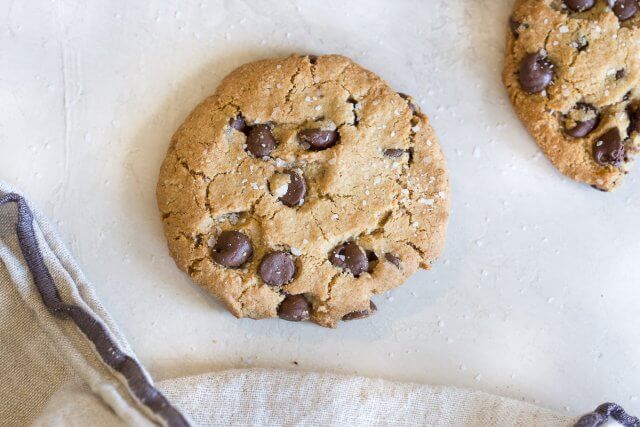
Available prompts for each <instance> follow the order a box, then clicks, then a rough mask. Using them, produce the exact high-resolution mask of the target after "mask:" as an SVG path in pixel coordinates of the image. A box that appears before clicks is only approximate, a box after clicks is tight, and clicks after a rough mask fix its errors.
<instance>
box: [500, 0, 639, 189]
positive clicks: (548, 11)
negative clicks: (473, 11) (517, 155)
mask: <svg viewBox="0 0 640 427" xmlns="http://www.w3.org/2000/svg"><path fill="white" fill-rule="evenodd" d="M639 11H640V6H639V3H638V1H637V0H518V1H516V4H515V7H514V10H513V14H512V16H511V21H510V31H509V33H508V41H507V49H506V60H505V67H504V74H503V80H504V83H505V85H506V86H507V89H508V92H509V96H510V98H511V101H512V103H513V105H514V106H515V108H516V110H517V112H518V115H519V116H520V118H521V119H522V121H523V122H524V124H525V125H526V127H527V128H528V130H529V132H530V133H531V134H532V135H533V137H534V138H535V139H536V141H537V142H538V144H539V145H540V147H541V148H542V151H543V152H544V153H545V154H546V156H547V157H548V158H549V159H550V160H551V162H552V163H553V164H554V165H555V166H556V167H557V168H558V169H559V170H560V171H561V172H562V173H563V174H565V175H567V176H569V177H570V178H573V179H575V180H577V181H581V182H585V183H587V184H590V185H592V186H593V187H594V188H596V189H598V190H602V191H609V190H612V189H614V188H615V187H616V186H617V185H619V184H620V181H621V179H622V177H623V176H624V175H625V174H626V173H627V172H628V171H629V170H630V167H631V163H632V160H633V157H634V156H635V155H636V154H637V153H638V150H639V147H640V138H639V136H640V133H639V132H640V108H639V107H640V92H639V91H638V89H637V86H638V83H639V82H640V55H639V53H640V29H638V28H637V25H638V24H639V23H640V13H639Z"/></svg>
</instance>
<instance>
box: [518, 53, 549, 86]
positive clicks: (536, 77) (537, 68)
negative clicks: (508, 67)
mask: <svg viewBox="0 0 640 427" xmlns="http://www.w3.org/2000/svg"><path fill="white" fill-rule="evenodd" d="M519 79H520V85H521V86H522V89H524V90H525V91H527V92H529V93H538V92H542V91H543V90H544V89H545V88H546V87H547V86H549V84H551V80H552V79H553V64H552V63H551V62H549V60H548V59H547V58H546V57H544V56H543V55H542V54H541V53H540V52H536V53H530V54H528V55H527V56H525V57H524V59H523V60H522V63H521V64H520V76H519Z"/></svg>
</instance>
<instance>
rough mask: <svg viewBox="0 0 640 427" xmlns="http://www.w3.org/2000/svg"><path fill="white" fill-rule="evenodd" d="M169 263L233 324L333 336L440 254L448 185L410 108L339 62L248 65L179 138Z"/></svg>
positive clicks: (169, 165) (166, 177)
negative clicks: (238, 320)
mask: <svg viewBox="0 0 640 427" xmlns="http://www.w3.org/2000/svg"><path fill="white" fill-rule="evenodd" d="M157 197H158V205H159V207H160V211H161V212H162V218H163V222H164V230H165V234H166V237H167V239H168V242H169V249H170V252H171V254H172V256H173V258H174V259H175V261H176V263H177V265H178V266H179V267H180V268H181V269H182V270H183V271H185V272H186V273H187V274H188V275H189V276H190V277H191V278H192V279H193V280H194V281H195V282H197V283H198V284H200V285H201V286H202V287H204V288H205V289H207V290H208V291H210V292H211V293H213V294H214V295H215V296H216V297H218V298H219V299H220V300H221V301H223V302H224V303H225V304H226V306H227V307H228V309H229V310H230V311H231V312H232V313H233V314H234V315H235V316H237V317H250V318H254V319H261V318H269V317H280V318H282V319H285V320H290V321H300V320H307V319H310V320H312V321H313V322H316V323H318V324H320V325H322V326H327V327H335V326H337V324H338V323H339V322H340V320H351V319H358V318H362V317H366V316H368V315H370V314H371V313H373V312H374V311H375V310H376V306H375V305H374V304H373V302H371V297H372V295H375V294H380V293H383V292H385V291H388V290H390V289H392V288H395V287H397V286H399V285H401V284H402V283H403V282H404V281H405V280H406V279H407V278H408V277H409V276H410V275H411V274H413V273H414V272H416V270H417V269H418V268H424V269H429V268H430V267H431V263H432V262H433V261H434V260H435V259H436V257H437V256H438V255H439V254H440V251H441V249H442V246H443V243H444V239H445V233H446V228H447V218H448V215H449V179H448V174H447V170H446V164H445V159H444V157H443V154H442V151H441V150H440V147H439V146H438V142H437V140H436V137H435V134H434V132H433V129H432V128H431V126H430V124H429V121H428V119H427V117H426V116H424V115H423V114H422V113H421V112H420V110H419V108H418V107H417V105H416V104H415V103H414V101H413V99H412V98H410V97H408V96H406V95H403V94H399V93H397V92H395V91H393V90H392V89H391V88H389V86H388V85H387V84H386V83H385V82H384V81H383V80H382V79H380V78H379V77H378V76H376V75H375V74H373V73H371V72H369V71H367V70H365V69H363V68H362V67H360V66H359V65H357V64H355V63H354V62H352V61H351V60H349V59H347V58H345V57H342V56H337V55H327V56H319V57H316V56H311V55H310V56H298V55H294V56H290V57H288V58H286V59H271V60H264V61H258V62H253V63H250V64H246V65H243V66H241V67H240V68H238V69H236V70H235V71H234V72H232V73H231V74H230V75H229V76H227V77H226V78H225V79H224V80H223V81H222V83H221V84H220V86H219V87H218V90H217V91H216V93H215V94H214V95H213V96H211V97H209V98H207V99H206V100H205V101H204V102H203V103H202V104H200V105H199V106H198V107H197V108H196V109H195V110H194V111H193V112H192V113H191V114H190V115H189V117H188V118H187V119H186V121H185V122H184V124H183V125H182V126H181V127H180V128H179V129H178V131H177V132H176V133H175V135H174V136H173V138H172V141H171V145H170V147H169V151H168V153H167V157H166V159H165V161H164V163H163V165H162V169H161V172H160V179H159V182H158V187H157Z"/></svg>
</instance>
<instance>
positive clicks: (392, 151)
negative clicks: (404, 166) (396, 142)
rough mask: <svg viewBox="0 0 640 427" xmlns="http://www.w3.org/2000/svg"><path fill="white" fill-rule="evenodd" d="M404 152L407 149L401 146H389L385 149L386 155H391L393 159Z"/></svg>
mask: <svg viewBox="0 0 640 427" xmlns="http://www.w3.org/2000/svg"><path fill="white" fill-rule="evenodd" d="M404 153H406V151H405V150H403V149H401V148H387V149H386V150H384V155H385V156H387V157H391V158H392V159H393V158H396V157H400V156H402V155H403V154H404Z"/></svg>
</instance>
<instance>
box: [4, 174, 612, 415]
mask: <svg viewBox="0 0 640 427" xmlns="http://www.w3.org/2000/svg"><path fill="white" fill-rule="evenodd" d="M0 379H1V381H0V425H9V426H13V425H16V426H21V425H42V426H67V425H72V426H74V425H75V426H84V425H92V426H95V425H99V426H110V425H123V424H124V425H136V426H138V425H140V426H144V425H157V424H160V425H171V426H184V425H189V424H193V425H203V426H205V425H207V426H208V425H211V426H212V425H217V426H245V425H247V426H270V425H278V426H279V425H283V426H304V425H349V426H383V425H397V426H414V425H421V426H570V425H573V424H574V423H575V418H571V417H567V416H562V415H559V414H556V413H554V412H551V411H548V410H545V409H542V408H539V407H536V406H532V405H529V404H526V403H523V402H519V401H514V400H510V399H505V398H501V397H497V396H492V395H489V394H485V393H481V392H475V391H465V390H459V389H454V388H447V387H430V386H426V385H417V384H402V383H394V382H389V381H382V380H376V379H367V378H360V377H348V376H338V375H331V374H313V373H307V374H305V373H298V372H286V371H277V370H237V371H227V372H221V373H212V374H208V375H201V376H195V377H187V378H178V379H174V380H169V381H163V382H162V383H160V384H158V385H157V386H154V385H153V382H152V380H151V378H150V377H149V375H148V374H147V373H146V371H145V370H144V368H143V367H142V366H141V365H140V363H139V362H138V361H137V360H136V358H135V355H134V353H133V351H131V348H130V347H129V345H128V343H127V341H126V339H125V338H124V337H123V336H122V335H121V334H120V332H119V331H118V329H117V327H116V325H115V323H114V322H113V320H111V318H110V317H109V315H108V313H106V312H105V310H104V309H103V308H102V306H101V305H100V303H99V301H98V300H97V298H96V296H95V294H94V292H93V290H92V288H91V286H90V284H89V283H88V282H87V280H86V279H85V278H84V276H83V275H82V273H81V272H80V270H79V268H78V266H77V264H76V263H75V261H74V260H73V258H72V257H71V255H70V254H69V252H68V251H67V250H66V249H65V247H64V245H63V244H62V243H61V242H60V240H59V239H58V237H57V236H56V235H55V233H54V232H53V231H52V229H51V227H50V226H49V225H48V223H47V221H46V220H45V219H44V218H43V217H42V216H41V215H40V214H38V213H37V212H33V211H32V209H30V207H29V205H28V203H27V202H26V201H25V200H24V199H23V198H22V197H21V196H19V195H17V194H15V193H10V190H9V189H8V188H7V186H6V185H3V184H2V183H0ZM609 409H611V408H609ZM612 410H613V409H612ZM592 415H593V414H592ZM594 416H596V417H599V416H601V415H598V414H595V415H594ZM591 425H598V424H591Z"/></svg>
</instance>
